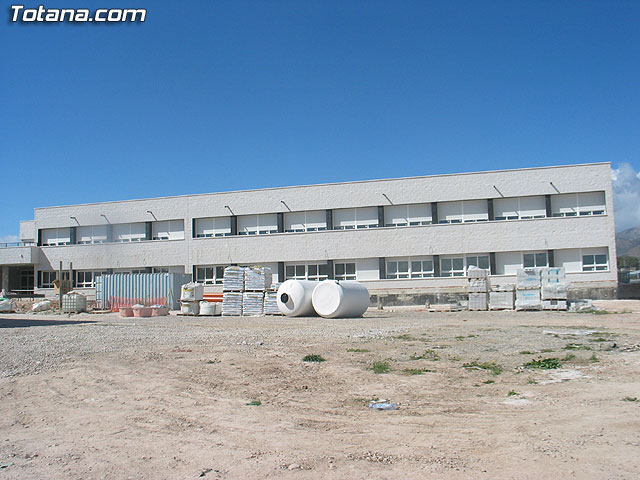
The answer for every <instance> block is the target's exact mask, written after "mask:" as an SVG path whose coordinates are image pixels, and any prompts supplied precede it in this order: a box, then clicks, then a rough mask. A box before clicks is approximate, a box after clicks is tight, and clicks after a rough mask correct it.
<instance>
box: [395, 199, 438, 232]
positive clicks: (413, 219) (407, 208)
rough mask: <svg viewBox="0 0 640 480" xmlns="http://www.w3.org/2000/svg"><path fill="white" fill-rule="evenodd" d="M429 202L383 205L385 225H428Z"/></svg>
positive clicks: (429, 217) (429, 218)
mask: <svg viewBox="0 0 640 480" xmlns="http://www.w3.org/2000/svg"><path fill="white" fill-rule="evenodd" d="M430 223H431V204H429V203H421V204H414V205H388V206H386V207H384V226H385V227H406V226H408V225H412V226H413V225H429V224H430Z"/></svg>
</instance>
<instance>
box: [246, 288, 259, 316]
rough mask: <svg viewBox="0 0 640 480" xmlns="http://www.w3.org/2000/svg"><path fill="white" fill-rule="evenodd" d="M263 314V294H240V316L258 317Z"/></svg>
mask: <svg viewBox="0 0 640 480" xmlns="http://www.w3.org/2000/svg"><path fill="white" fill-rule="evenodd" d="M263 313H264V292H244V293H243V294H242V315H243V316H245V317H259V316H261V315H262V314H263Z"/></svg>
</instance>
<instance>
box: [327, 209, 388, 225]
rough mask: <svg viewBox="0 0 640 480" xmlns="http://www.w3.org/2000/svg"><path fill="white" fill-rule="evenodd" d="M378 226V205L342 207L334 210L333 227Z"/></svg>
mask: <svg viewBox="0 0 640 480" xmlns="http://www.w3.org/2000/svg"><path fill="white" fill-rule="evenodd" d="M377 226H378V207H362V208H340V209H337V210H334V211H333V228H335V229H336V230H352V229H355V228H375V227H377Z"/></svg>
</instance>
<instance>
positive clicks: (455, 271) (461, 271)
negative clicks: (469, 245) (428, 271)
mask: <svg viewBox="0 0 640 480" xmlns="http://www.w3.org/2000/svg"><path fill="white" fill-rule="evenodd" d="M464 275H465V268H464V257H452V258H441V259H440V276H442V277H464Z"/></svg>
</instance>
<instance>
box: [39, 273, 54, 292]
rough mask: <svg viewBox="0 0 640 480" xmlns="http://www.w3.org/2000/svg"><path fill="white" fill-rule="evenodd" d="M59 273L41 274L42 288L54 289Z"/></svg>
mask: <svg viewBox="0 0 640 480" xmlns="http://www.w3.org/2000/svg"><path fill="white" fill-rule="evenodd" d="M56 278H57V272H40V288H53V281H54V280H55V279H56Z"/></svg>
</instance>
